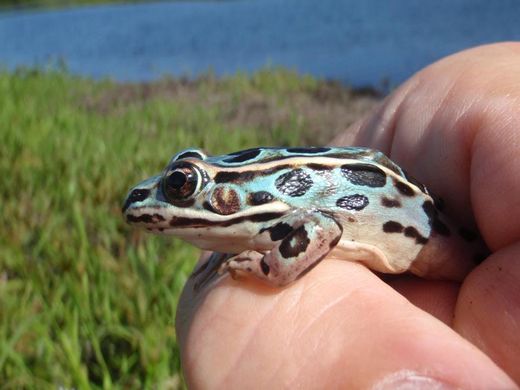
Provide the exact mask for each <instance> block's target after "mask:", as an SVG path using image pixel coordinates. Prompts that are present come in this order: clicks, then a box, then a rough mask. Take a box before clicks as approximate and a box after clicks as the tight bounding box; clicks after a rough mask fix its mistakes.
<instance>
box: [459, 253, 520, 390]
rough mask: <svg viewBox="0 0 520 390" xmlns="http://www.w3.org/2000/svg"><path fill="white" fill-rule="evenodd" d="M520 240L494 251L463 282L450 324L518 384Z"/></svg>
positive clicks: (519, 359)
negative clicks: (453, 318)
mask: <svg viewBox="0 0 520 390" xmlns="http://www.w3.org/2000/svg"><path fill="white" fill-rule="evenodd" d="M519 281H520V243H519V244H515V245H512V246H510V247H507V248H504V249H502V250H500V251H498V252H496V253H494V254H493V255H492V256H491V257H490V258H489V259H488V260H487V261H486V262H485V264H482V266H481V267H479V268H478V269H477V270H475V271H474V272H473V273H471V274H470V276H469V277H468V279H467V280H466V282H465V283H464V285H463V287H462V290H461V294H460V298H459V301H458V303H457V306H456V311H455V321H454V327H455V329H456V330H457V331H459V332H460V333H461V334H462V335H463V336H464V337H466V338H467V339H468V340H470V341H471V342H473V343H474V344H475V345H477V346H478V347H479V348H480V349H481V350H482V351H484V352H485V353H487V354H488V355H489V356H491V357H492V358H493V360H494V361H495V362H497V363H498V364H499V365H500V366H501V367H502V368H504V369H505V370H506V371H507V372H508V373H509V375H511V377H512V378H513V379H515V380H516V381H517V382H519V383H520V283H519Z"/></svg>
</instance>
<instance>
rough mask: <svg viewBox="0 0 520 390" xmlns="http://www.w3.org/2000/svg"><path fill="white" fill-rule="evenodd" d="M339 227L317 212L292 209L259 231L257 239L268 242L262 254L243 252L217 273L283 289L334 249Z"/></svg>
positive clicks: (323, 214) (338, 238) (338, 236)
mask: <svg viewBox="0 0 520 390" xmlns="http://www.w3.org/2000/svg"><path fill="white" fill-rule="evenodd" d="M342 232H343V228H342V226H341V225H340V224H339V223H338V222H337V221H336V220H335V219H334V218H333V217H332V216H330V215H328V214H325V213H323V212H321V211H318V210H311V211H303V210H296V211H295V212H293V213H291V214H290V215H288V216H286V217H284V218H282V219H281V220H280V221H279V222H278V223H276V224H275V225H273V226H270V227H268V228H264V229H262V230H261V231H260V233H259V234H260V237H258V238H259V240H270V241H271V242H272V243H273V247H272V248H271V250H270V251H267V252H266V253H260V252H257V251H254V250H247V251H244V252H242V253H239V254H237V255H235V256H233V257H231V258H229V259H227V260H226V261H225V262H223V263H222V265H221V266H220V269H219V272H220V273H223V272H229V273H230V274H231V275H232V276H235V274H236V273H249V274H252V275H254V276H255V277H257V278H259V279H262V280H264V281H266V282H267V283H268V284H270V285H273V286H284V285H286V284H289V283H291V282H293V281H295V280H296V279H298V278H300V277H301V276H303V275H305V274H306V273H307V272H308V271H310V270H311V269H312V268H313V267H314V266H316V265H317V264H318V263H319V262H320V261H321V260H322V259H323V258H324V257H325V256H326V255H327V254H328V253H329V252H330V251H331V249H332V248H334V247H335V246H336V244H337V243H338V241H339V240H340V238H341V234H342Z"/></svg>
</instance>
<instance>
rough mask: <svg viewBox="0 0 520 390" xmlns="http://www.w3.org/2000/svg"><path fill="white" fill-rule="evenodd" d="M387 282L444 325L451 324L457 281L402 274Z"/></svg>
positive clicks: (458, 286)
mask: <svg viewBox="0 0 520 390" xmlns="http://www.w3.org/2000/svg"><path fill="white" fill-rule="evenodd" d="M388 284H389V285H390V286H392V287H393V288H394V289H395V290H396V291H397V292H399V293H400V294H402V295H403V296H405V297H406V298H407V299H408V300H409V301H410V302H411V303H412V304H414V305H416V306H417V307H419V308H421V309H422V310H424V311H426V312H427V313H429V314H431V315H432V316H434V317H435V318H437V319H438V320H440V321H442V322H444V323H445V324H446V325H448V326H452V324H453V312H454V310H455V304H456V302H457V297H458V294H459V288H460V285H459V283H454V282H448V281H439V280H423V279H419V278H417V277H414V276H403V277H400V278H397V279H395V280H392V281H390V282H389V283H388Z"/></svg>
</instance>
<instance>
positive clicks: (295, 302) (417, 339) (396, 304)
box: [177, 260, 514, 388]
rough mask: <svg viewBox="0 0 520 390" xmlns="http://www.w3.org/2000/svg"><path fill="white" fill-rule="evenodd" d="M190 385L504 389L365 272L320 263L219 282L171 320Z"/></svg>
mask: <svg viewBox="0 0 520 390" xmlns="http://www.w3.org/2000/svg"><path fill="white" fill-rule="evenodd" d="M177 331H178V336H179V343H180V346H181V356H182V361H183V368H184V373H185V378H186V381H187V383H188V387H190V388H191V387H193V388H208V387H213V388H251V387H255V388H273V387H291V388H316V387H320V388H368V387H371V386H375V385H378V384H379V385H380V388H384V386H387V388H395V386H397V385H403V384H408V385H412V386H413V385H416V386H418V385H419V384H420V383H424V382H425V381H428V383H430V384H431V385H432V386H433V385H438V384H439V383H440V384H447V385H451V386H453V387H460V388H472V387H475V388H478V387H480V388H507V387H509V388H512V387H514V384H513V383H512V382H511V381H510V380H509V379H508V378H507V376H506V375H505V374H504V373H503V372H502V371H501V370H500V369H498V367H496V366H495V365H494V364H493V363H492V362H491V361H490V360H489V359H488V358H487V357H486V356H485V355H484V354H482V353H481V352H480V351H479V350H477V349H476V348H474V347H473V346H472V345H471V344H469V343H468V342H466V341H465V340H464V339H462V338H461V337H460V336H458V335H457V334H456V333H454V332H453V331H451V330H450V329H449V328H448V327H446V326H444V325H443V324H442V323H441V322H439V321H437V320H435V319H434V318H433V317H431V316H429V315H428V314H426V313H425V312H423V311H421V310H419V309H417V308H416V307H414V306H413V305H411V304H410V303H409V302H408V301H407V300H406V299H404V298H403V297H402V296H401V295H399V294H398V293H396V292H395V291H394V290H393V289H391V288H390V287H389V286H387V285H385V284H384V283H381V282H380V280H379V279H378V278H377V277H376V276H375V275H373V274H372V273H371V272H369V271H368V270H367V269H366V268H364V267H362V266H359V265H356V264H353V263H348V262H342V261H333V260H330V261H326V262H323V263H322V264H320V266H318V267H316V269H315V270H314V271H313V272H311V273H309V274H308V275H307V276H306V277H305V278H303V279H301V280H300V282H298V283H295V284H292V285H291V286H289V287H288V288H285V289H282V290H280V289H270V288H266V287H263V286H262V285H259V284H256V283H254V282H252V281H246V280H242V281H240V282H237V281H233V280H231V279H230V278H227V279H223V280H222V281H221V282H220V284H219V285H218V288H213V289H210V290H209V291H207V293H206V294H205V295H204V294H201V295H200V296H199V297H194V296H193V295H192V293H191V292H190V289H189V287H188V288H187V289H186V290H185V292H184V294H183V296H182V298H181V301H180V304H179V314H178V317H177Z"/></svg>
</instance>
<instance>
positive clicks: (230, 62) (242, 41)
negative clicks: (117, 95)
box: [0, 0, 520, 85]
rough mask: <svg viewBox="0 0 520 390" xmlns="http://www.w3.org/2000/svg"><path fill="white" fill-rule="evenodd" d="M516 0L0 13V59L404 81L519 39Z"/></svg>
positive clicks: (87, 71) (273, 0) (286, 1)
mask: <svg viewBox="0 0 520 390" xmlns="http://www.w3.org/2000/svg"><path fill="white" fill-rule="evenodd" d="M519 20H520V2H518V1H516V0H502V1H489V0H436V1H430V2H426V1H417V0H399V1H397V0H396V1H385V0H364V1H359V0H343V1H342V0H320V1H319V2H318V1H316V0H247V1H246V0H243V1H218V2H216V1H215V2H173V3H171V2H170V3H169V2H160V3H146V4H144V3H143V4H128V5H106V6H94V7H82V8H71V9H64V10H51V11H10V12H4V13H0V64H3V65H5V66H7V67H8V68H13V67H16V66H19V65H36V64H39V65H45V64H48V63H49V62H50V61H56V60H57V59H63V60H64V61H65V63H66V64H67V67H68V68H69V70H70V71H71V72H74V73H79V74H83V75H90V76H94V77H111V78H114V79H118V80H134V81H137V80H151V79H154V78H157V77H160V76H162V75H164V74H172V75H181V74H183V75H192V76H194V75H196V74H198V73H200V72H206V71H208V70H209V69H211V70H213V71H214V72H215V73H217V74H219V75H222V74H229V73H234V72H236V71H237V70H242V71H246V72H250V71H253V70H256V69H259V68H261V67H264V66H266V65H284V66H286V67H289V68H293V69H296V70H298V71H300V72H303V73H310V74H312V75H314V76H317V77H321V78H333V79H339V80H341V81H344V82H347V83H351V84H354V85H378V84H379V83H380V82H381V81H382V80H383V79H389V80H390V81H391V82H392V83H393V84H395V83H398V82H401V81H402V80H404V79H405V78H407V77H409V76H410V75H411V74H412V73H414V72H415V71H417V70H419V69H420V68H422V67H423V66H425V65H427V64H429V63H431V62H433V61H435V60H436V59H439V58H441V57H443V56H445V55H447V54H450V53H454V52H456V51H459V50H461V49H464V48H467V47H471V46H475V45H479V44H483V43H488V42H495V41H501V40H518V39H520V23H519Z"/></svg>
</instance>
